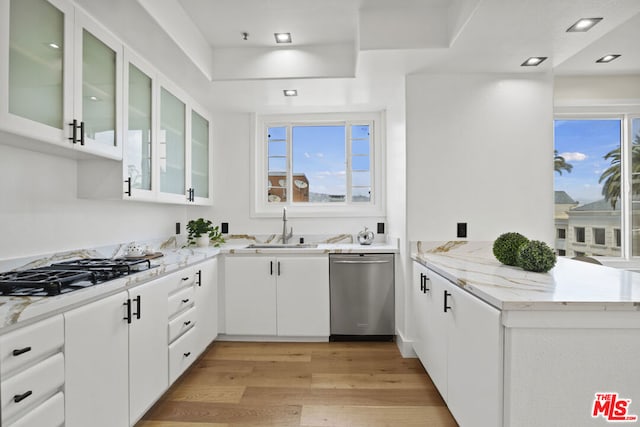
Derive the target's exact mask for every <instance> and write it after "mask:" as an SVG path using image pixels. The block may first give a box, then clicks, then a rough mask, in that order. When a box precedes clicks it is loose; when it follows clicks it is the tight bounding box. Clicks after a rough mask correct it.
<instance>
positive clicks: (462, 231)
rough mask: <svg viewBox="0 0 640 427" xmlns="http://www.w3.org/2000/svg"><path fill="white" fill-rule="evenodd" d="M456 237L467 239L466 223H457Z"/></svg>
mask: <svg viewBox="0 0 640 427" xmlns="http://www.w3.org/2000/svg"><path fill="white" fill-rule="evenodd" d="M457 237H467V223H466V222H459V223H458V230H457Z"/></svg>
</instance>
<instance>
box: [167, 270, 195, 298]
mask: <svg viewBox="0 0 640 427" xmlns="http://www.w3.org/2000/svg"><path fill="white" fill-rule="evenodd" d="M197 277H198V269H197V268H185V269H184V270H180V271H178V272H176V273H175V274H174V275H173V276H172V278H171V283H170V284H169V293H172V292H175V291H177V290H179V289H182V288H185V287H187V286H193V284H195V283H196V279H197Z"/></svg>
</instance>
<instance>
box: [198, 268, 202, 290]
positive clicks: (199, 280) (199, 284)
mask: <svg viewBox="0 0 640 427" xmlns="http://www.w3.org/2000/svg"><path fill="white" fill-rule="evenodd" d="M198 286H202V270H198Z"/></svg>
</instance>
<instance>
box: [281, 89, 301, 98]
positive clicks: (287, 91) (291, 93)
mask: <svg viewBox="0 0 640 427" xmlns="http://www.w3.org/2000/svg"><path fill="white" fill-rule="evenodd" d="M283 92H284V96H298V91H297V90H295V89H285V90H284V91H283Z"/></svg>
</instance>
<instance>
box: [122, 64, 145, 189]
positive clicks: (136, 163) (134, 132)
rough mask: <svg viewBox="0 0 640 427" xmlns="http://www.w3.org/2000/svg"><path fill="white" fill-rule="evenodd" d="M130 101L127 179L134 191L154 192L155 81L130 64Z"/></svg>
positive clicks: (125, 160)
mask: <svg viewBox="0 0 640 427" xmlns="http://www.w3.org/2000/svg"><path fill="white" fill-rule="evenodd" d="M128 67H129V69H128V72H129V74H128V75H129V82H128V84H129V87H128V89H129V99H128V103H129V105H128V116H127V119H128V120H127V123H128V126H127V139H126V143H125V152H124V162H125V177H128V178H129V179H131V189H132V191H133V190H146V191H151V185H152V184H151V170H152V144H151V141H152V138H151V129H152V110H151V108H152V107H151V105H152V95H151V94H152V81H151V77H149V76H148V75H146V74H145V73H144V72H142V71H141V70H140V69H139V68H138V67H136V66H135V65H133V64H131V63H129V66H128Z"/></svg>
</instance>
